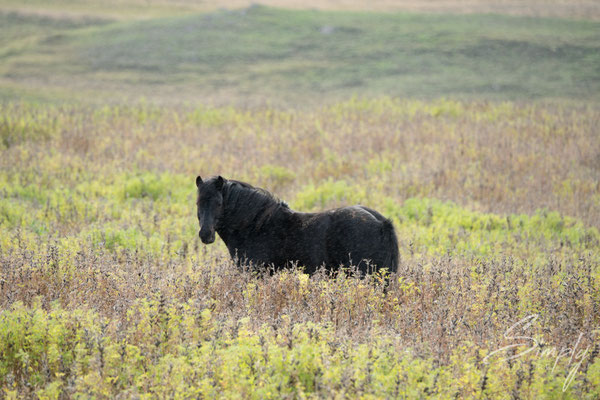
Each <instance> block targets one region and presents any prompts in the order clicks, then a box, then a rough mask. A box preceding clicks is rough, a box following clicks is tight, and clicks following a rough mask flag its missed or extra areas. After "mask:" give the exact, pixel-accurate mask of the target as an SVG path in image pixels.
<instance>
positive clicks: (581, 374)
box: [0, 97, 600, 399]
mask: <svg viewBox="0 0 600 400" xmlns="http://www.w3.org/2000/svg"><path fill="white" fill-rule="evenodd" d="M0 107H1V110H0V149H1V150H0V151H1V157H0V193H1V194H0V310H1V311H0V386H1V389H0V390H1V393H2V396H4V397H6V398H19V397H23V396H30V397H33V396H38V397H39V398H42V399H50V398H67V397H78V396H81V397H84V398H87V397H90V396H91V397H99V398H139V397H152V398H154V397H169V398H170V397H177V398H198V397H200V398H205V397H211V398H212V397H218V396H221V397H225V398H306V397H326V398H344V397H364V398H424V397H433V398H531V399H533V398H590V399H593V398H597V397H598V395H600V393H599V392H598V390H599V389H598V388H600V358H599V357H598V352H599V350H600V347H599V346H600V342H599V339H598V336H599V333H600V332H599V331H598V329H599V328H600V233H599V232H598V228H600V182H599V180H598V176H600V148H599V143H600V141H599V140H598V137H599V128H598V120H600V108H598V107H597V106H595V105H582V104H579V103H576V104H564V103H553V102H548V103H512V102H504V103H490V102H483V101H473V102H458V101H451V100H443V99H442V100H434V101H428V102H421V101H408V100H398V99H393V98H385V97H384V98H378V99H373V100H361V99H356V98H355V99H352V100H348V101H345V102H342V103H336V104H334V105H331V106H327V107H324V108H320V109H317V110H313V111H278V110H274V109H271V108H260V109H254V110H251V111H248V110H242V109H238V108H231V107H226V108H207V107H201V108H198V107H187V108H186V107H177V108H175V107H172V108H158V107H154V106H151V105H148V104H139V105H137V106H110V107H101V106H85V107H84V106H51V105H44V106H39V105H31V104H26V103H8V104H4V105H2V106H0ZM213 173H219V174H221V175H223V176H225V177H230V178H234V179H239V180H245V181H248V182H250V183H252V184H255V185H257V186H261V187H264V188H266V189H268V190H271V191H273V192H274V193H275V194H277V195H278V196H280V197H281V198H282V199H284V200H287V201H288V202H289V203H290V206H291V207H292V208H295V209H298V210H302V211H311V210H322V209H326V208H330V207H335V206H340V205H343V204H353V203H362V204H365V205H368V206H371V207H374V208H376V209H378V210H380V211H381V212H382V213H384V214H385V215H386V216H388V217H390V218H392V220H393V221H394V225H395V227H396V231H397V234H398V237H399V241H400V252H401V261H400V267H399V271H398V273H397V274H393V275H391V276H389V277H387V278H388V279H389V287H388V288H387V290H384V282H385V277H383V276H369V277H368V278H367V279H358V278H356V277H354V276H352V274H350V275H349V276H347V275H345V274H340V275H338V276H329V274H328V273H327V272H326V271H321V272H319V273H318V274H317V275H315V276H312V277H309V276H307V275H305V274H303V273H302V271H301V268H299V269H297V270H290V271H281V272H277V273H274V274H268V273H263V272H257V271H252V270H249V269H241V270H240V269H238V268H237V267H235V266H234V265H233V264H232V263H231V262H230V261H229V258H228V255H227V254H226V252H225V248H224V245H223V244H222V243H221V242H220V241H217V243H215V244H214V245H212V246H209V247H206V246H203V245H202V244H201V243H199V240H198V238H197V231H198V224H197V220H196V218H195V205H194V201H195V198H194V195H195V185H194V179H195V177H196V175H197V174H202V175H203V176H208V175H211V174H213ZM510 345H512V347H510V348H507V347H506V346H510ZM494 352H495V353H494ZM510 356H513V358H512V359H510Z"/></svg>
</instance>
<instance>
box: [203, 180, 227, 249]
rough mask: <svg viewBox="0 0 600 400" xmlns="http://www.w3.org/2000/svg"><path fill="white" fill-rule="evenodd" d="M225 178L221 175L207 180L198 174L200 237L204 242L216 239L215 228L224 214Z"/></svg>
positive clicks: (208, 242) (207, 242)
mask: <svg viewBox="0 0 600 400" xmlns="http://www.w3.org/2000/svg"><path fill="white" fill-rule="evenodd" d="M224 184H225V179H224V178H223V177H221V176H217V177H214V178H210V179H208V180H206V181H205V182H204V181H202V178H201V177H200V176H198V177H197V178H196V187H197V188H198V199H197V201H196V204H197V206H198V222H199V223H200V232H199V233H198V234H199V236H200V239H201V240H202V242H203V243H204V244H210V243H212V242H214V241H215V228H216V226H217V224H218V223H219V220H220V219H221V217H222V216H223V185H224Z"/></svg>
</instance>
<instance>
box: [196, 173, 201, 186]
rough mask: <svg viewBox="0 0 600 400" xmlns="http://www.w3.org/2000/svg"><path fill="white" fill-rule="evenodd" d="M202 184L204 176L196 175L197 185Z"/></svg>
mask: <svg viewBox="0 0 600 400" xmlns="http://www.w3.org/2000/svg"><path fill="white" fill-rule="evenodd" d="M200 185H202V178H201V177H200V175H198V176H197V177H196V187H200Z"/></svg>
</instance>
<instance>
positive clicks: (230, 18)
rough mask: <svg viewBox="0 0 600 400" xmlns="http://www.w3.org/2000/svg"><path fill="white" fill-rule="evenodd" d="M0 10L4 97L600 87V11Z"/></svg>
mask: <svg viewBox="0 0 600 400" xmlns="http://www.w3.org/2000/svg"><path fill="white" fill-rule="evenodd" d="M56 18H60V19H56ZM0 19H1V21H2V31H3V33H4V32H5V31H6V32H8V35H7V36H6V37H7V38H6V39H3V41H2V42H0V45H1V46H2V47H0V55H1V57H2V67H1V68H0V73H1V76H2V85H1V86H0V88H1V91H0V95H1V96H2V97H3V98H8V99H14V98H21V97H22V96H32V97H34V98H35V97H37V98H39V99H49V98H54V99H60V100H69V99H71V100H78V101H81V100H84V101H94V102H98V101H101V102H107V101H109V102H115V101H117V102H124V101H127V100H131V99H138V98H139V97H140V96H144V97H146V98H148V99H151V100H153V101H163V102H170V103H179V104H181V103H186V102H197V101H202V102H207V101H209V102H212V103H218V104H221V103H230V102H232V101H234V102H236V103H244V104H247V103H251V104H265V103H274V104H282V103H283V104H287V105H294V106H296V105H298V104H302V103H312V102H313V101H314V99H315V95H319V96H320V97H321V101H324V100H328V101H333V100H336V99H342V98H347V97H348V96H350V95H352V94H355V93H360V94H363V95H365V94H366V95H380V94H387V95H392V96H402V97H404V96H410V97H421V98H435V97H439V96H453V97H460V98H471V99H472V98H481V97H484V98H487V99H517V98H520V99H540V98H561V99H587V100H592V101H597V100H598V93H600V78H599V73H598V68H597V66H598V65H599V64H600V46H599V45H598V43H600V23H599V22H590V21H570V20H560V19H540V18H530V17H509V16H500V15H469V16H464V15H419V14H385V13H350V12H322V11H290V10H283V9H275V8H267V7H261V6H253V7H250V8H247V9H242V10H233V11H232V10H224V11H214V12H212V13H209V14H192V15H186V16H176V17H165V18H155V19H150V20H142V21H129V20H126V21H119V22H109V21H104V22H102V21H101V20H93V19H92V20H89V19H82V18H81V17H68V16H63V17H55V19H52V18H50V17H44V18H41V17H39V16H27V15H19V14H14V13H13V14H2V15H0ZM41 32H44V33H43V34H42V33H41ZM15 36H18V40H15Z"/></svg>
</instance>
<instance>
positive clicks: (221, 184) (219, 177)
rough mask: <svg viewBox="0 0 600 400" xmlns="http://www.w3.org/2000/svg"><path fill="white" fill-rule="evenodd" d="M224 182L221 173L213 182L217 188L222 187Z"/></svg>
mask: <svg viewBox="0 0 600 400" xmlns="http://www.w3.org/2000/svg"><path fill="white" fill-rule="evenodd" d="M224 183H225V179H224V178H223V177H222V176H221V175H219V176H218V177H217V182H216V183H215V185H216V186H217V190H221V189H223V184H224Z"/></svg>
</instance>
